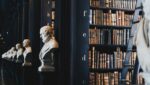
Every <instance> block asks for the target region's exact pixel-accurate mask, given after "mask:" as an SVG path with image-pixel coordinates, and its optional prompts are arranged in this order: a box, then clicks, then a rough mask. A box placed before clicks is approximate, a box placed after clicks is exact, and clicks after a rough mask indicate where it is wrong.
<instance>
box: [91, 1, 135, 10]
mask: <svg viewBox="0 0 150 85" xmlns="http://www.w3.org/2000/svg"><path fill="white" fill-rule="evenodd" d="M135 5H136V0H90V6H93V7H112V8H123V9H135Z"/></svg>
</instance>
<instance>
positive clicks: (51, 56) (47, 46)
mask: <svg viewBox="0 0 150 85" xmlns="http://www.w3.org/2000/svg"><path fill="white" fill-rule="evenodd" d="M40 38H41V39H42V42H43V43H44V45H43V47H42V49H41V51H40V53H39V59H40V61H41V66H40V67H39V68H38V71H39V72H54V71H55V70H56V67H55V57H56V56H55V52H54V51H53V49H57V48H58V43H57V41H56V40H55V37H54V34H53V29H52V27H50V26H43V27H41V29H40Z"/></svg>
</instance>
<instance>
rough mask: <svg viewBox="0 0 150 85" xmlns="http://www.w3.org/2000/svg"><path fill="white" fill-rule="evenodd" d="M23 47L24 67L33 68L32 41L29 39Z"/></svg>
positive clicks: (24, 42) (25, 40)
mask: <svg viewBox="0 0 150 85" xmlns="http://www.w3.org/2000/svg"><path fill="white" fill-rule="evenodd" d="M23 47H24V48H25V50H24V52H23V57H24V62H23V66H32V62H31V59H32V49H31V46H30V40H29V39H24V41H23Z"/></svg>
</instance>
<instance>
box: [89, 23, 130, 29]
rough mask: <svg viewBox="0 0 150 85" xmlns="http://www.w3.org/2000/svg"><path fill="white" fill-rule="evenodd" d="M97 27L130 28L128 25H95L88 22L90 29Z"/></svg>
mask: <svg viewBox="0 0 150 85" xmlns="http://www.w3.org/2000/svg"><path fill="white" fill-rule="evenodd" d="M94 27H97V28H99V29H101V28H104V29H106V28H110V29H131V27H130V26H112V25H96V24H90V29H92V28H94Z"/></svg>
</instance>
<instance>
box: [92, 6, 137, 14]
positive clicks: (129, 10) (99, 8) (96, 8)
mask: <svg viewBox="0 0 150 85" xmlns="http://www.w3.org/2000/svg"><path fill="white" fill-rule="evenodd" d="M90 9H94V10H112V11H118V10H120V11H125V12H127V13H131V14H133V13H134V9H124V8H110V7H93V6H90Z"/></svg>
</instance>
